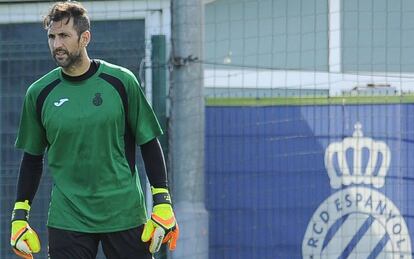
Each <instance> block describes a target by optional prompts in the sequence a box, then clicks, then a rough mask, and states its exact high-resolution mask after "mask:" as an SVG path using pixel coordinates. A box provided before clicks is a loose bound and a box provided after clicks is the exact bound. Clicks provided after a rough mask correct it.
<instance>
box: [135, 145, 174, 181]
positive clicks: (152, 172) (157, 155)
mask: <svg viewBox="0 0 414 259" xmlns="http://www.w3.org/2000/svg"><path fill="white" fill-rule="evenodd" d="M141 155H142V159H143V160H144V164H145V170H146V172H147V176H148V180H149V182H150V184H151V186H153V187H156V188H167V187H168V179H167V169H166V166H165V160H164V155H163V152H162V148H161V145H160V143H159V141H158V139H157V138H154V139H152V140H151V141H149V142H147V143H145V144H143V145H141Z"/></svg>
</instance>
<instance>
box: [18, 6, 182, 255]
mask: <svg viewBox="0 0 414 259" xmlns="http://www.w3.org/2000/svg"><path fill="white" fill-rule="evenodd" d="M44 26H45V29H46V30H47V35H48V39H49V40H48V42H49V48H50V51H51V54H52V57H53V59H54V60H55V62H56V64H57V65H58V66H59V67H58V68H56V69H54V70H52V71H50V72H49V73H48V74H46V75H45V76H43V77H42V78H40V79H39V80H37V81H36V82H34V83H33V84H32V85H31V86H30V87H29V88H28V90H27V93H26V96H25V100H24V105H23V111H22V115H21V121H20V128H19V131H18V136H17V140H16V147H17V148H20V149H23V151H24V155H23V159H22V162H21V166H20V174H19V179H18V183H17V199H16V203H15V206H14V210H13V213H12V222H11V225H12V227H11V241H10V243H11V245H12V247H13V250H14V252H15V253H16V254H17V255H19V256H21V257H23V258H33V253H37V252H39V251H40V242H39V239H38V237H37V235H36V233H35V231H34V230H33V229H31V228H30V226H29V223H28V220H29V211H30V206H31V203H32V200H33V198H34V196H35V193H36V190H37V188H38V186H39V180H40V178H41V174H42V169H43V157H44V154H45V152H46V151H47V156H48V165H49V168H50V172H51V174H52V177H53V181H54V185H53V189H52V195H51V202H50V207H49V216H48V222H47V226H48V236H49V255H50V258H52V259H77V258H79V259H89V258H95V257H96V254H97V248H98V244H99V243H101V244H102V247H103V251H104V253H105V255H106V257H107V258H112V259H119V258H143V259H144V258H152V253H154V252H156V251H158V249H159V248H160V245H161V243H168V245H169V248H170V249H171V250H173V249H174V248H175V246H176V242H177V239H178V236H179V229H178V225H177V223H176V220H175V216H174V213H173V210H172V207H171V199H170V196H169V192H168V185H167V174H166V169H165V162H164V158H163V155H162V149H161V147H160V144H159V142H158V140H157V136H159V135H160V134H162V130H161V128H160V126H159V124H158V121H157V119H156V117H155V115H154V112H153V111H152V109H151V107H150V106H149V104H148V102H147V101H146V99H145V97H144V95H143V93H142V91H141V89H140V87H139V84H138V82H137V79H136V78H135V76H134V75H133V74H132V73H131V72H130V71H129V70H127V69H125V68H122V67H119V66H116V65H112V64H109V63H107V62H105V61H102V60H93V59H90V58H89V57H88V53H87V50H86V47H87V45H88V43H89V42H90V40H91V33H90V31H89V29H90V23H89V18H88V16H87V13H86V9H85V8H84V7H83V6H82V5H81V4H80V3H78V2H74V1H69V2H59V3H55V4H54V5H53V6H52V8H51V9H50V11H49V13H48V15H47V16H46V17H45V19H44ZM136 144H138V145H140V147H141V151H142V157H143V160H144V163H145V168H146V171H147V176H148V179H149V182H150V184H151V190H152V193H153V203H154V207H153V211H152V215H151V218H150V219H149V220H147V218H146V212H145V211H146V209H145V203H144V196H143V193H142V190H141V188H140V184H139V178H138V177H137V172H136V169H135V145H136Z"/></svg>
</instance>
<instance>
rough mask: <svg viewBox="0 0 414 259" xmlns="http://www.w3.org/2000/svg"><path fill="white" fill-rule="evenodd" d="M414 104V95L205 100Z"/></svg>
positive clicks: (215, 102)
mask: <svg viewBox="0 0 414 259" xmlns="http://www.w3.org/2000/svg"><path fill="white" fill-rule="evenodd" d="M397 103H414V95H412V94H411V95H402V96H335V97H308V96H306V97H271V98H207V99H206V105H207V106H278V105H282V106H283V105H331V104H343V105H345V104H346V105H348V104H397Z"/></svg>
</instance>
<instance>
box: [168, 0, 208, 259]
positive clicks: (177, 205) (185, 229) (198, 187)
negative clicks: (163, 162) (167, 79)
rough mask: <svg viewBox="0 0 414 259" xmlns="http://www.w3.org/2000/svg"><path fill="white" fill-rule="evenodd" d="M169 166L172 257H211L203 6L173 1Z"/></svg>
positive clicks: (193, 1) (184, 0)
mask: <svg viewBox="0 0 414 259" xmlns="http://www.w3.org/2000/svg"><path fill="white" fill-rule="evenodd" d="M171 8H172V57H171V61H172V65H173V66H172V73H171V88H170V96H171V110H170V123H169V142H170V145H169V146H170V156H169V158H170V171H171V172H172V183H173V185H172V194H173V203H174V210H175V212H176V214H177V220H178V223H179V225H180V234H181V235H180V240H179V242H178V244H177V249H176V251H175V252H173V253H171V256H172V258H204V259H207V258H208V213H207V210H206V209H205V199H204V96H203V66H202V64H201V62H199V61H200V60H202V55H203V26H204V6H203V2H202V0H191V1H188V0H172V6H171Z"/></svg>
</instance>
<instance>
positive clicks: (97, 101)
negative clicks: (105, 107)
mask: <svg viewBox="0 0 414 259" xmlns="http://www.w3.org/2000/svg"><path fill="white" fill-rule="evenodd" d="M101 95H102V94H101V93H96V94H95V97H94V98H93V99H92V103H93V104H94V105H95V106H99V105H101V104H102V103H103V100H102V96H101Z"/></svg>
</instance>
